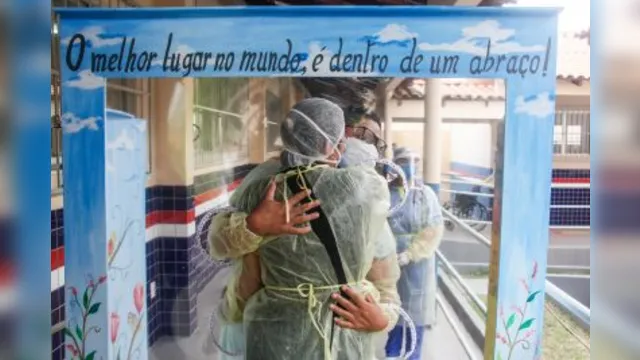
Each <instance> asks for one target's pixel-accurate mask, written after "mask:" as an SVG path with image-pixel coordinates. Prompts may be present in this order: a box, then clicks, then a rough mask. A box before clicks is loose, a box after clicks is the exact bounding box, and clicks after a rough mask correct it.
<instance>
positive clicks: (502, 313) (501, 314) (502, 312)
mask: <svg viewBox="0 0 640 360" xmlns="http://www.w3.org/2000/svg"><path fill="white" fill-rule="evenodd" d="M500 316H504V309H503V308H502V305H500Z"/></svg>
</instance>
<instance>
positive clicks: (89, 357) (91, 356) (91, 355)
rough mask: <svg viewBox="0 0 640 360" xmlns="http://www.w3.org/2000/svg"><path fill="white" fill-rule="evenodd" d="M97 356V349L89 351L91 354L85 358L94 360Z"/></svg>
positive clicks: (85, 359)
mask: <svg viewBox="0 0 640 360" xmlns="http://www.w3.org/2000/svg"><path fill="white" fill-rule="evenodd" d="M95 356H96V351H95V350H94V351H92V352H90V353H89V355H87V356H85V357H84V360H93V358H94V357H95Z"/></svg>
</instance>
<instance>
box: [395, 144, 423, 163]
mask: <svg viewBox="0 0 640 360" xmlns="http://www.w3.org/2000/svg"><path fill="white" fill-rule="evenodd" d="M399 160H414V161H417V160H420V156H418V154H416V153H414V152H413V151H411V150H409V149H408V148H406V147H404V146H401V147H396V148H395V149H393V162H398V161H399Z"/></svg>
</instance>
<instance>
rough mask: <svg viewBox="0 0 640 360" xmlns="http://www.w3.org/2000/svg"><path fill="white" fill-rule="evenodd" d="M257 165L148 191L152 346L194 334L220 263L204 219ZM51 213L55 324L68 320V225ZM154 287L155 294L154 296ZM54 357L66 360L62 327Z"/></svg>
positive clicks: (55, 339) (55, 341)
mask: <svg viewBox="0 0 640 360" xmlns="http://www.w3.org/2000/svg"><path fill="white" fill-rule="evenodd" d="M252 168H253V166H251V165H246V166H241V167H237V168H234V169H231V170H225V171H221V172H216V173H212V174H207V175H202V176H198V177H196V178H195V179H194V185H190V186H155V187H151V188H147V191H146V199H147V200H146V214H147V220H146V241H147V259H146V262H147V304H148V322H149V323H148V332H149V344H150V345H152V344H153V343H155V341H156V340H158V339H159V338H160V337H162V336H166V335H170V336H174V335H175V336H189V335H191V334H192V333H193V332H194V331H195V329H196V327H197V326H198V323H197V317H196V314H197V296H198V293H199V292H200V291H201V290H202V288H203V287H204V286H205V285H206V284H207V283H208V282H209V280H210V279H211V278H212V277H213V275H214V274H215V270H216V269H215V264H213V263H212V262H210V261H208V259H207V254H206V253H204V252H203V251H202V250H201V243H200V242H199V241H200V240H202V239H196V236H195V229H196V216H198V219H201V218H202V215H203V214H204V213H205V212H206V211H208V210H212V209H215V208H217V207H222V206H225V205H226V202H227V200H228V195H229V194H230V193H231V192H232V191H233V190H234V189H235V187H236V186H237V184H238V183H239V182H240V181H241V180H242V178H243V177H244V176H245V175H246V174H247V173H248V172H249V171H250V170H251V169H252ZM62 212H63V210H62V209H59V210H54V211H52V212H51V270H52V271H51V278H52V279H51V283H52V292H51V322H52V324H58V323H60V322H64V320H65V313H64V303H65V290H64V231H63V229H64V224H63V220H62ZM153 288H155V296H153V297H152V292H153ZM51 340H52V358H53V359H54V360H58V359H64V336H63V334H62V331H58V332H57V333H55V334H54V335H52V339H51Z"/></svg>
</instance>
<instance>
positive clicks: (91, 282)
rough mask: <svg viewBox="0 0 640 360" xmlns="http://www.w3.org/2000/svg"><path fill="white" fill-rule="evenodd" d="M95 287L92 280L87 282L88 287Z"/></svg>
mask: <svg viewBox="0 0 640 360" xmlns="http://www.w3.org/2000/svg"><path fill="white" fill-rule="evenodd" d="M95 286H96V284H94V283H93V279H91V280H89V287H90V288H93V287H95Z"/></svg>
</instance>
